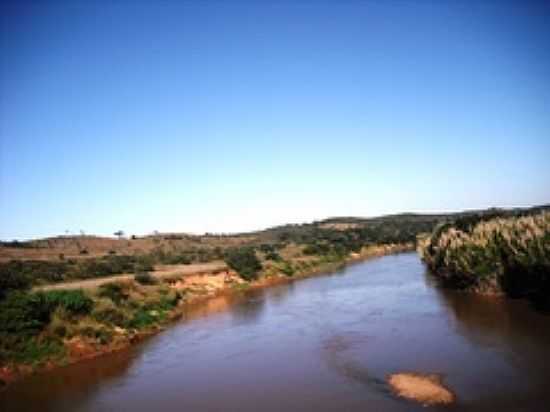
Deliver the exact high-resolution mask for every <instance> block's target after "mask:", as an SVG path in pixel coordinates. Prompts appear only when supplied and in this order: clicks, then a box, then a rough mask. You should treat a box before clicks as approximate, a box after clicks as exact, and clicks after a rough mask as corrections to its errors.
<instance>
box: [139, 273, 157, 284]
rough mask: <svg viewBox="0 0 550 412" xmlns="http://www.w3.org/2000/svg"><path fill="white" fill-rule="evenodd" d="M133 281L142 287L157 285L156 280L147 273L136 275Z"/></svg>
mask: <svg viewBox="0 0 550 412" xmlns="http://www.w3.org/2000/svg"><path fill="white" fill-rule="evenodd" d="M134 280H135V281H136V282H138V283H140V284H142V285H154V284H156V283H157V279H156V278H155V277H154V276H152V275H151V274H150V273H149V272H141V273H136V274H135V275H134Z"/></svg>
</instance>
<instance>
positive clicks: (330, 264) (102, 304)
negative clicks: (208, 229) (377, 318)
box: [0, 243, 414, 384]
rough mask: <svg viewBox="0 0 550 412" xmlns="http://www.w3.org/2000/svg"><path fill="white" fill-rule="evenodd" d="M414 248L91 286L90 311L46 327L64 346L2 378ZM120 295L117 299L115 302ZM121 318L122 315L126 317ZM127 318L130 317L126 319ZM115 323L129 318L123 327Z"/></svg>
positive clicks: (117, 346) (4, 371) (90, 354)
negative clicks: (246, 296) (257, 291)
mask: <svg viewBox="0 0 550 412" xmlns="http://www.w3.org/2000/svg"><path fill="white" fill-rule="evenodd" d="M411 250H414V245H413V244H412V243H408V244H389V245H381V246H369V247H364V248H362V249H361V251H360V252H359V253H351V254H350V255H349V256H347V257H346V258H345V259H340V260H330V259H328V258H325V257H308V258H296V259H294V260H293V261H292V262H291V264H292V265H291V266H292V269H293V270H292V273H290V272H288V271H286V273H284V272H282V271H281V270H279V269H280V268H278V266H277V264H276V263H270V264H267V265H266V266H265V267H264V269H263V271H262V274H261V276H260V277H259V279H257V280H254V281H251V282H247V281H244V280H242V279H241V278H239V277H238V275H237V274H236V273H235V272H233V271H230V270H225V271H217V272H215V273H201V274H181V273H174V274H173V275H171V276H164V277H162V279H159V280H156V281H155V282H154V283H152V284H140V283H139V282H136V281H135V280H132V279H125V280H123V281H119V282H113V283H107V284H103V285H102V286H101V287H100V288H99V289H98V291H96V292H94V293H95V294H94V299H97V301H96V307H95V309H94V311H93V312H91V313H90V314H89V315H86V316H85V317H83V318H80V319H79V320H78V324H73V323H71V322H72V321H71V316H70V315H67V313H66V310H58V311H56V312H55V313H54V315H53V319H52V322H51V325H49V326H48V333H52V334H61V335H62V337H61V339H60V340H61V342H62V347H61V348H59V351H58V352H56V351H53V352H52V354H51V356H47V357H46V358H45V359H42V360H40V361H39V362H35V363H34V364H28V363H11V364H8V365H4V366H3V367H2V368H0V379H1V380H2V381H3V382H4V384H7V383H9V382H13V381H15V380H18V379H21V378H23V377H25V376H27V375H29V374H32V373H36V372H40V371H45V370H51V369H55V368H58V367H61V366H64V365H68V364H72V363H76V362H79V361H82V360H84V359H91V358H95V357H98V356H102V355H105V354H107V353H111V352H114V351H120V350H124V349H125V348H128V347H129V346H131V345H133V344H135V343H136V342H139V341H141V340H143V339H144V338H145V337H147V336H150V335H152V334H156V333H158V332H160V331H161V330H163V329H165V328H166V327H168V326H169V324H170V323H171V322H174V321H175V320H177V319H179V318H180V317H181V316H182V314H183V313H184V312H185V310H186V307H188V305H200V304H202V303H204V302H206V301H208V300H209V299H211V298H213V297H216V296H220V295H221V294H238V293H242V292H243V291H246V290H248V289H254V288H264V287H269V286H273V285H277V284H282V283H288V282H292V281H294V280H297V279H302V278H306V277H311V276H316V275H320V274H323V273H328V272H332V271H335V270H338V269H340V268H342V267H344V266H345V265H347V264H351V263H354V262H359V261H363V260H366V259H369V258H373V257H377V256H383V255H388V254H394V253H399V252H405V251H411ZM117 301H118V302H117ZM121 319H122V320H123V319H126V321H125V322H124V323H122V322H121ZM128 319H129V322H128ZM118 324H126V325H127V324H130V325H132V327H127V328H124V327H121V326H119V325H118Z"/></svg>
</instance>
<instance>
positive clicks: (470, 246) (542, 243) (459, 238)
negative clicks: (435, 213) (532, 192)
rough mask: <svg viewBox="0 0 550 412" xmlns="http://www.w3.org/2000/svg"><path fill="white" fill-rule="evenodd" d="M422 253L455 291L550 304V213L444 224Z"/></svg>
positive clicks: (479, 217)
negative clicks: (498, 295) (503, 295)
mask: <svg viewBox="0 0 550 412" xmlns="http://www.w3.org/2000/svg"><path fill="white" fill-rule="evenodd" d="M418 249H419V252H420V254H421V256H422V258H423V260H424V261H425V262H426V263H427V265H428V266H429V267H430V269H431V270H432V271H433V272H434V273H435V274H437V275H438V276H439V278H440V279H442V280H443V281H445V283H446V284H447V285H450V286H452V287H456V288H460V289H468V290H474V291H478V292H489V293H493V292H496V293H501V292H503V293H506V294H508V295H510V296H515V297H529V298H530V299H532V300H533V301H535V302H536V303H538V304H540V305H548V303H549V301H550V211H549V210H548V208H535V209H531V210H524V211H515V212H506V213H499V212H498V211H492V212H491V213H487V214H484V215H477V216H476V215H471V216H465V217H462V218H459V219H456V220H454V221H452V222H447V223H444V224H440V225H439V226H438V227H437V228H436V229H435V230H434V231H433V233H432V234H431V235H430V236H428V237H425V238H423V239H422V241H420V242H419V248H418Z"/></svg>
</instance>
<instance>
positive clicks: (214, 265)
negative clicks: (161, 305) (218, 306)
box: [34, 261, 227, 291]
mask: <svg viewBox="0 0 550 412" xmlns="http://www.w3.org/2000/svg"><path fill="white" fill-rule="evenodd" d="M225 269H227V265H226V264H225V263H224V262H221V261H219V262H209V263H196V264H192V265H160V266H156V267H155V271H154V272H151V273H152V274H153V275H154V276H155V277H156V278H159V279H162V278H169V277H172V276H175V275H184V276H189V275H200V274H205V273H216V272H219V271H222V270H225ZM133 278H134V275H133V274H122V275H115V276H108V277H103V278H94V279H86V280H76V281H69V282H62V283H55V284H52V285H45V286H37V287H35V288H34V290H42V291H45V290H59V289H93V288H97V287H99V286H101V285H103V284H105V283H109V282H114V281H121V280H122V281H124V280H131V279H133Z"/></svg>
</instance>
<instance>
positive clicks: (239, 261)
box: [224, 247, 262, 280]
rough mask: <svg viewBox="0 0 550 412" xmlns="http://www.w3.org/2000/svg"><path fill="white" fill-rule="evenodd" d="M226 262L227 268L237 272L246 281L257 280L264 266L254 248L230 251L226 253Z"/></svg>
mask: <svg viewBox="0 0 550 412" xmlns="http://www.w3.org/2000/svg"><path fill="white" fill-rule="evenodd" d="M224 260H225V263H227V266H229V267H230V268H231V269H233V270H235V271H236V272H237V273H238V274H239V276H240V277H241V278H243V279H244V280H253V279H257V278H258V272H259V271H260V270H261V269H262V264H261V263H260V261H259V260H258V257H257V256H256V253H255V252H254V248H252V247H241V248H233V249H229V250H228V251H227V252H226V253H225V258H224Z"/></svg>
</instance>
